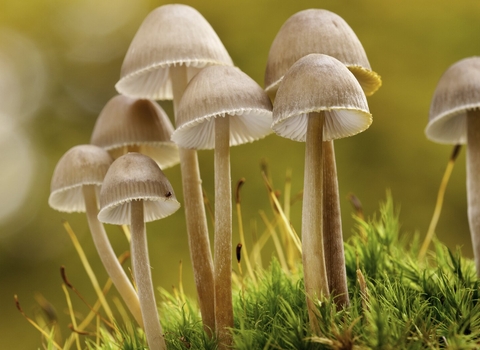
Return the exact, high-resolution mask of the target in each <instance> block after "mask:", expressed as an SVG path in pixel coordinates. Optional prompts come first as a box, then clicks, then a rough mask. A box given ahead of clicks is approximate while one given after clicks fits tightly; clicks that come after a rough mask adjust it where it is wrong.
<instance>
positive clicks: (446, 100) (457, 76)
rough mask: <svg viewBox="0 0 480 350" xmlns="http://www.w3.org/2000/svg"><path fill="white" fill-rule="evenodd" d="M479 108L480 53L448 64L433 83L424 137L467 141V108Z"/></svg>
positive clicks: (446, 142)
mask: <svg viewBox="0 0 480 350" xmlns="http://www.w3.org/2000/svg"><path fill="white" fill-rule="evenodd" d="M472 109H480V57H479V56H475V57H469V58H465V59H463V60H460V61H458V62H456V63H454V64H453V65H451V66H450V67H449V68H448V69H447V70H446V71H445V73H443V75H442V77H441V78H440V81H439V82H438V84H437V87H436V89H435V92H434V94H433V98H432V102H431V104H430V113H429V122H428V125H427V127H426V129H425V133H426V135H427V138H428V139H430V140H432V141H435V142H438V143H445V144H464V143H466V141H467V111H468V110H472Z"/></svg>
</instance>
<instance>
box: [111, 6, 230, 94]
mask: <svg viewBox="0 0 480 350" xmlns="http://www.w3.org/2000/svg"><path fill="white" fill-rule="evenodd" d="M180 65H185V66H187V67H188V70H187V76H188V79H190V78H192V77H193V76H194V75H195V74H196V73H197V72H198V70H199V69H200V68H203V67H205V66H209V65H233V63H232V59H231V58H230V56H229V55H228V53H227V50H226V49H225V47H224V46H223V44H222V42H221V41H220V39H219V38H218V36H217V34H216V33H215V31H214V30H213V28H212V27H211V26H210V24H209V23H208V22H207V21H206V20H205V18H203V16H202V15H201V14H200V13H199V12H198V11H197V10H195V9H194V8H192V7H190V6H187V5H181V4H170V5H164V6H160V7H158V8H156V9H155V10H153V11H152V12H150V14H149V15H148V16H147V17H146V18H145V20H144V21H143V23H142V24H141V26H140V28H139V29H138V31H137V33H136V35H135V37H134V38H133V40H132V43H131V44H130V47H129V49H128V51H127V54H126V56H125V60H124V61H123V65H122V70H121V78H120V80H119V81H118V83H117V84H116V85H115V87H116V89H117V91H118V92H120V93H121V94H124V95H129V96H132V97H139V98H149V99H152V100H170V99H172V98H173V95H172V83H171V81H170V78H169V67H171V66H180Z"/></svg>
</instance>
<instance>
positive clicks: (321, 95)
mask: <svg viewBox="0 0 480 350" xmlns="http://www.w3.org/2000/svg"><path fill="white" fill-rule="evenodd" d="M322 111H323V112H324V113H325V124H324V129H323V141H330V140H334V139H339V138H342V137H347V136H352V135H355V134H357V133H360V132H362V131H364V130H366V129H367V128H368V127H369V126H370V124H371V123H372V115H371V114H370V112H369V109H368V104H367V99H366V97H365V94H364V92H363V90H362V88H361V86H360V84H359V83H358V81H357V79H355V77H354V76H353V74H352V73H351V72H350V71H349V70H348V69H347V67H345V65H344V64H343V63H342V62H340V61H338V60H337V59H335V58H333V57H330V56H327V55H322V54H310V55H307V56H305V57H303V58H301V59H299V60H298V61H297V62H296V63H295V64H294V65H293V66H292V67H291V68H290V70H289V71H288V73H287V74H285V77H284V78H283V81H282V83H281V84H280V87H279V88H278V92H277V97H276V98H275V103H274V104H273V124H272V129H273V131H275V133H277V134H278V135H280V136H283V137H287V138H289V139H292V140H294V141H305V139H306V133H307V124H308V115H309V113H311V112H322Z"/></svg>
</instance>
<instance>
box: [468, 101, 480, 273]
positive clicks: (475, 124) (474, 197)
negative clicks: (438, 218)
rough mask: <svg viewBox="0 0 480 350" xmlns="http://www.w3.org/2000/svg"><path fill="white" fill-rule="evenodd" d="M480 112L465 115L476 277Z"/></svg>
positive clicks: (478, 259)
mask: <svg viewBox="0 0 480 350" xmlns="http://www.w3.org/2000/svg"><path fill="white" fill-rule="evenodd" d="M479 176H480V110H478V109H477V110H474V111H469V112H468V113H467V197H468V222H469V224H470V235H471V237H472V245H473V256H474V258H475V266H476V269H477V276H478V277H480V179H479Z"/></svg>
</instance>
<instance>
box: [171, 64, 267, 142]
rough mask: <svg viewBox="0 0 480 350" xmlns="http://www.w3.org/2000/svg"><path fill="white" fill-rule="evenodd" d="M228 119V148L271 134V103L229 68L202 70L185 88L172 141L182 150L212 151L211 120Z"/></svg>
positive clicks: (240, 75)
mask: <svg viewBox="0 0 480 350" xmlns="http://www.w3.org/2000/svg"><path fill="white" fill-rule="evenodd" d="M218 117H222V118H223V117H225V118H227V117H228V118H230V146H235V145H240V144H242V143H247V142H252V141H255V140H257V139H260V138H262V137H265V136H266V135H268V134H270V133H271V132H272V130H271V128H270V125H271V124H272V103H271V102H270V99H269V98H268V95H267V94H266V93H265V91H264V90H263V89H262V88H261V87H260V85H258V84H257V83H256V82H255V81H254V80H253V79H252V78H250V77H249V76H248V75H247V74H245V73H243V72H242V71H241V70H240V69H238V68H236V67H232V66H210V67H207V68H204V69H203V70H202V71H200V73H198V74H197V75H196V76H195V77H194V78H193V79H192V80H191V81H190V83H189V84H188V85H187V88H186V89H185V92H184V94H183V97H182V99H181V100H180V104H179V106H178V110H177V129H176V130H175V131H174V133H173V135H172V140H173V141H174V142H176V143H177V145H179V146H181V147H183V148H195V149H212V148H215V118H218Z"/></svg>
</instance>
